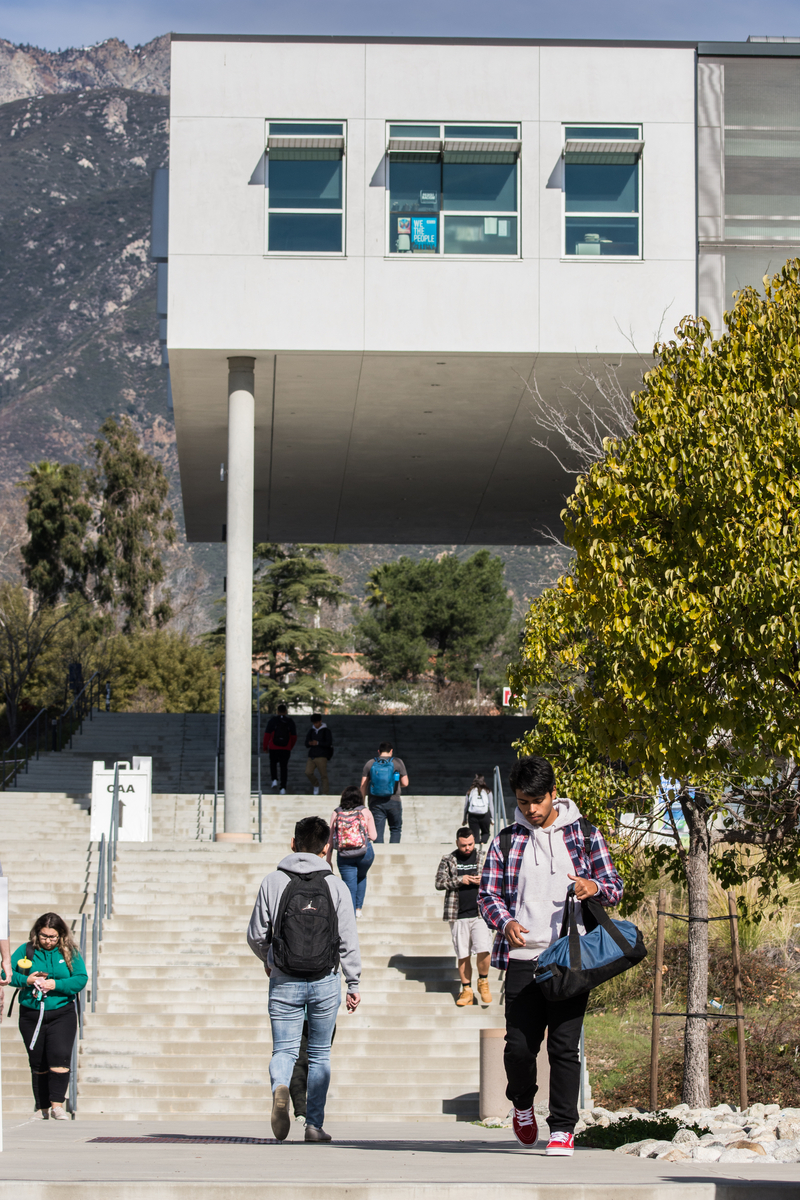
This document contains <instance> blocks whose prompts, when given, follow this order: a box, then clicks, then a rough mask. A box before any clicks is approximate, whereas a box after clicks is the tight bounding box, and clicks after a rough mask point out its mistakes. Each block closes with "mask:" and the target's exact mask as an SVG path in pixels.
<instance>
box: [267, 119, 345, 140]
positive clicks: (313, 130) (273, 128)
mask: <svg viewBox="0 0 800 1200" xmlns="http://www.w3.org/2000/svg"><path fill="white" fill-rule="evenodd" d="M269 131H270V133H274V134H284V135H286V134H299V135H300V136H301V137H302V135H303V134H305V135H306V136H307V137H311V136H312V135H314V134H316V136H317V137H324V136H325V135H326V134H327V135H329V136H331V135H333V136H334V137H335V136H336V134H337V133H338V134H342V133H344V125H342V124H341V123H339V124H338V125H336V124H334V125H331V124H327V123H324V122H323V123H320V122H317V124H315V125H309V124H307V123H304V122H302V121H270V123H269Z"/></svg>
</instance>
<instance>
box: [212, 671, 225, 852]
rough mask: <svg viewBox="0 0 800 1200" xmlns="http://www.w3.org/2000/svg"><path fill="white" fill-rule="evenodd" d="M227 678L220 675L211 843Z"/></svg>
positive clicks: (213, 832) (215, 821) (214, 828)
mask: <svg viewBox="0 0 800 1200" xmlns="http://www.w3.org/2000/svg"><path fill="white" fill-rule="evenodd" d="M224 683H225V676H224V674H223V672H222V671H220V673H219V705H218V707H217V752H216V755H215V757H214V811H213V814H212V818H211V841H212V842H215V841H216V840H217V801H218V800H219V791H220V788H219V784H220V778H219V774H220V772H219V768H220V762H221V760H222V714H223V713H224V711H225V708H224V701H225V691H224Z"/></svg>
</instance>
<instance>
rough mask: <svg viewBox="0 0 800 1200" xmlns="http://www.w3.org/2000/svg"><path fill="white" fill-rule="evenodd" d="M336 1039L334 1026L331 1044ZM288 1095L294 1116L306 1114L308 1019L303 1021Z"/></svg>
mask: <svg viewBox="0 0 800 1200" xmlns="http://www.w3.org/2000/svg"><path fill="white" fill-rule="evenodd" d="M335 1040H336V1026H335V1025H334V1027H333V1033H332V1034H331V1045H333V1043H334V1042H335ZM289 1095H290V1096H291V1097H292V1108H293V1109H294V1115H295V1116H296V1117H304V1116H305V1115H306V1105H307V1103H308V1021H303V1036H302V1037H301V1039H300V1053H299V1054H298V1056H297V1062H296V1063H295V1064H294V1070H293V1071H292V1078H291V1080H290V1082H289Z"/></svg>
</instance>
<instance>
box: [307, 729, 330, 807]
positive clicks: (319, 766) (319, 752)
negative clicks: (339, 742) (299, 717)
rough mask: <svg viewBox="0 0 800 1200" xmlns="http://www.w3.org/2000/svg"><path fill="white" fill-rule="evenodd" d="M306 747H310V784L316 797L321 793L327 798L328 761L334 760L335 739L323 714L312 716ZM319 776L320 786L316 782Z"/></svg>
mask: <svg viewBox="0 0 800 1200" xmlns="http://www.w3.org/2000/svg"><path fill="white" fill-rule="evenodd" d="M306 745H307V746H308V762H307V763H306V775H307V776H308V782H309V783H310V784H311V786H312V787H313V789H314V795H315V796H318V795H319V794H320V792H322V794H323V796H327V794H328V792H329V791H330V788H329V787H328V760H329V759H331V758H333V737H332V736H331V731H330V729H328V726H327V725H326V724H325V722H324V721H323V720H322V714H321V713H312V714H311V728H310V729H309V731H308V733H307V734H306ZM317 774H319V784H317V780H316V775H317Z"/></svg>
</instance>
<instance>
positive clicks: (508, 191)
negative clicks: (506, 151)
mask: <svg viewBox="0 0 800 1200" xmlns="http://www.w3.org/2000/svg"><path fill="white" fill-rule="evenodd" d="M443 192H444V204H443V208H445V209H450V211H451V212H452V211H455V212H461V211H467V212H474V211H480V212H516V211H517V165H516V163H491V164H490V163H453V162H446V163H445V164H444V168H443Z"/></svg>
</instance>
